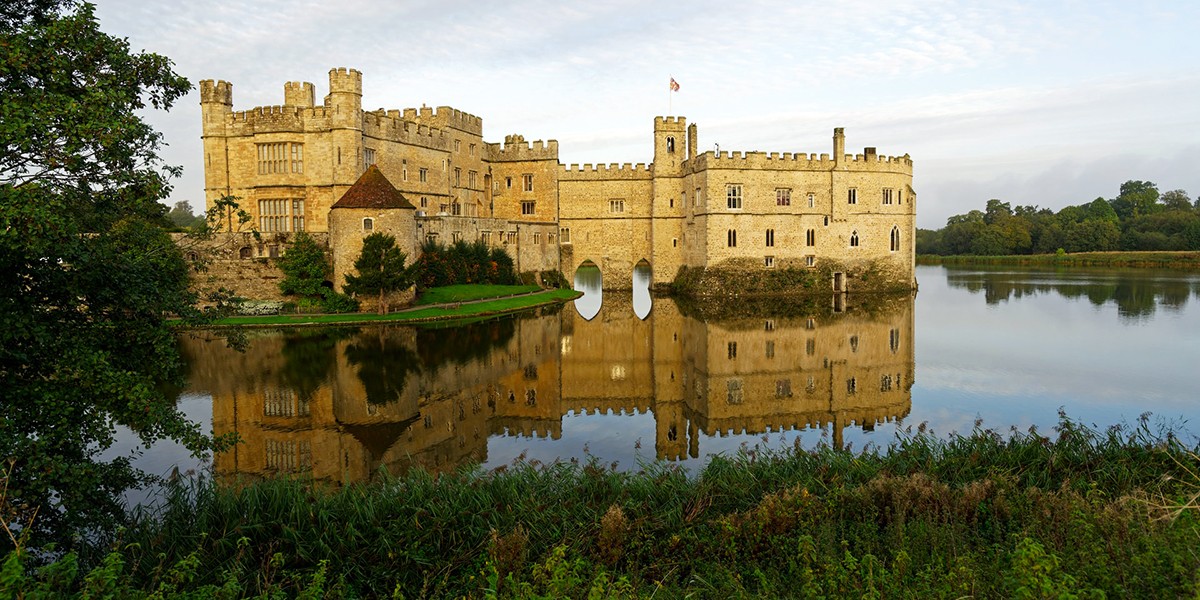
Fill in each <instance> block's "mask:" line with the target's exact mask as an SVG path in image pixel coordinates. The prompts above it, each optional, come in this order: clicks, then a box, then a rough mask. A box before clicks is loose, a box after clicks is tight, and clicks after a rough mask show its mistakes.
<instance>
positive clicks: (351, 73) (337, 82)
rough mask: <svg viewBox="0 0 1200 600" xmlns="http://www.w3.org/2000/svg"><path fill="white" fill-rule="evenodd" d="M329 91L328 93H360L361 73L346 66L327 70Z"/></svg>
mask: <svg viewBox="0 0 1200 600" xmlns="http://www.w3.org/2000/svg"><path fill="white" fill-rule="evenodd" d="M329 93H330V94H338V93H342V94H358V95H359V96H361V95H362V73H360V72H359V71H358V70H356V69H347V68H346V67H337V68H335V69H330V70H329Z"/></svg>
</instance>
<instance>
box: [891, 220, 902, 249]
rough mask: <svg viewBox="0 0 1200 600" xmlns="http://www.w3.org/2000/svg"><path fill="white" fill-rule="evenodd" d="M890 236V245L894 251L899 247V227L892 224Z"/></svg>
mask: <svg viewBox="0 0 1200 600" xmlns="http://www.w3.org/2000/svg"><path fill="white" fill-rule="evenodd" d="M891 237H892V245H891V248H892V252H895V251H897V250H899V249H900V228H899V227H896V226H895V225H893V226H892V236H891Z"/></svg>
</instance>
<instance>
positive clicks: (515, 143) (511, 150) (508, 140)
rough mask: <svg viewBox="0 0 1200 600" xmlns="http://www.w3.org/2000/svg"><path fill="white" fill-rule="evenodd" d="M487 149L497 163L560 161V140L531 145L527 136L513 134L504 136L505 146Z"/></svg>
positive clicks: (489, 146)
mask: <svg viewBox="0 0 1200 600" xmlns="http://www.w3.org/2000/svg"><path fill="white" fill-rule="evenodd" d="M486 147H487V151H488V154H489V156H490V159H491V160H493V161H497V162H508V161H524V160H555V161H557V160H558V140H549V141H546V142H543V141H542V140H536V141H534V142H533V143H532V144H530V143H529V142H526V141H525V136H523V135H518V134H513V135H506V136H504V143H503V144H486Z"/></svg>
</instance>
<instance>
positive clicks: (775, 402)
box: [139, 267, 1200, 482]
mask: <svg viewBox="0 0 1200 600" xmlns="http://www.w3.org/2000/svg"><path fill="white" fill-rule="evenodd" d="M917 277H918V281H919V282H920V286H921V288H920V292H919V293H918V294H917V295H916V296H915V298H913V297H909V296H902V297H879V296H864V297H855V296H850V297H845V298H842V297H830V298H820V299H810V300H804V301H799V302H794V301H793V302H789V301H782V300H771V301H765V302H737V303H735V304H734V305H732V306H704V305H691V304H686V303H683V304H681V303H677V302H675V301H674V300H672V299H670V298H654V299H651V298H650V296H649V294H648V293H647V292H646V290H645V286H646V282H648V277H647V276H646V275H645V274H642V275H641V278H640V279H638V278H637V274H635V282H636V284H637V286H638V288H639V289H635V291H634V292H633V293H630V292H624V293H621V292H614V291H605V292H603V293H602V294H601V293H600V292H599V286H600V276H599V273H598V272H596V273H590V272H589V273H581V274H580V275H579V276H578V277H577V278H576V285H577V287H581V288H586V290H585V291H586V295H585V297H584V298H581V299H580V300H578V301H576V302H574V303H570V304H567V305H565V306H563V307H561V308H556V309H553V310H541V311H538V312H534V313H528V314H524V315H519V316H510V317H505V318H502V319H498V320H493V321H488V322H483V323H473V324H469V325H462V326H455V327H448V326H431V327H407V326H390V327H365V328H357V329H353V328H351V329H321V330H314V329H294V330H287V331H259V332H252V333H251V335H250V340H249V347H248V348H247V349H246V351H245V352H244V353H238V352H235V351H233V350H230V349H228V348H226V347H225V344H224V343H223V342H222V341H221V340H219V339H207V338H205V337H200V338H196V337H191V336H186V337H183V338H181V341H180V345H181V348H182V351H183V354H184V357H185V360H186V361H187V363H188V364H189V368H190V373H191V377H190V386H189V389H188V391H187V392H185V393H184V395H183V396H182V397H181V399H180V402H181V407H182V408H183V409H184V411H185V412H187V413H188V414H189V415H191V416H192V417H193V418H195V419H197V420H199V421H201V422H211V423H212V424H213V428H214V430H215V431H216V432H217V433H227V432H236V433H237V434H238V435H239V436H240V437H241V439H242V440H243V443H242V444H240V445H239V446H238V447H237V448H236V449H235V450H233V451H231V452H227V453H224V454H222V455H219V456H217V457H216V458H215V459H214V460H213V461H212V467H213V468H214V470H215V472H216V473H217V475H218V476H220V477H231V476H236V475H241V476H251V477H260V476H262V477H266V476H272V475H274V474H277V473H281V472H295V473H305V474H311V475H312V476H313V477H315V478H317V479H321V480H329V481H338V482H341V481H353V480H360V479H364V478H368V477H370V476H371V474H372V473H374V472H376V471H377V470H378V469H380V468H386V469H389V470H391V471H393V472H404V471H406V470H408V469H411V468H413V467H414V466H420V467H423V468H426V469H430V470H434V471H445V470H451V469H455V468H458V466H460V465H462V464H464V463H479V464H482V465H483V466H484V467H485V468H494V467H498V466H501V465H506V464H509V463H512V462H513V461H515V460H530V461H532V460H537V461H542V462H550V461H554V460H572V459H575V460H589V459H593V458H594V459H595V460H599V461H601V462H602V463H604V464H605V465H609V464H615V465H616V468H618V469H636V468H638V466H639V465H640V464H642V463H644V462H646V461H653V460H665V461H669V462H672V463H675V464H680V465H682V466H684V467H685V468H689V469H694V468H697V467H700V466H702V465H703V464H704V463H705V462H706V461H707V460H708V458H709V457H710V456H711V455H713V454H715V453H732V452H736V451H738V450H739V449H740V448H746V449H753V448H755V447H765V448H770V447H780V446H785V445H790V444H793V443H796V442H797V441H799V443H801V444H805V445H810V446H811V445H815V444H818V443H828V444H831V445H835V446H843V447H851V448H862V447H864V446H865V445H868V444H875V445H880V446H884V445H886V444H887V443H889V442H890V441H891V440H893V439H894V438H895V435H896V433H897V429H898V428H901V427H910V426H913V427H915V426H917V425H919V424H922V423H924V424H926V425H927V427H929V428H931V429H933V430H934V431H935V432H936V433H938V434H942V435H948V434H951V433H953V432H963V433H965V432H968V431H970V430H971V428H972V427H973V426H974V423H975V422H976V421H977V420H982V422H983V424H984V426H986V427H992V428H995V429H998V430H1001V431H1007V430H1008V429H1009V428H1010V427H1017V428H1020V429H1027V428H1028V427H1030V426H1036V427H1038V428H1039V429H1042V430H1045V431H1049V430H1050V429H1051V428H1052V427H1053V426H1054V425H1055V424H1056V423H1057V422H1058V418H1059V417H1058V414H1059V411H1060V409H1061V410H1062V411H1065V413H1066V414H1067V415H1069V416H1070V417H1072V418H1074V419H1077V420H1080V421H1083V422H1085V423H1088V424H1094V425H1096V426H1097V427H1101V428H1103V427H1107V426H1110V425H1113V424H1116V423H1122V422H1124V423H1135V422H1136V421H1137V419H1138V417H1139V415H1141V414H1143V413H1147V412H1149V413H1152V415H1153V418H1152V419H1151V422H1152V423H1158V422H1171V423H1174V424H1176V425H1178V426H1181V427H1183V428H1185V429H1187V430H1189V431H1197V430H1200V427H1197V423H1200V401H1198V400H1200V394H1198V393H1197V384H1196V381H1197V374H1196V370H1197V367H1198V366H1200V274H1196V273H1178V272H1158V271H1145V270H1128V271H1125V270H1122V271H1109V270H1097V269H1087V270H1082V269H1080V270H1036V269H1025V268H995V269H980V268H943V267H919V268H918V271H917ZM139 464H140V465H141V466H142V467H143V468H145V469H147V470H149V471H151V472H156V473H165V472H167V471H169V470H170V469H171V468H172V466H173V465H182V466H183V467H184V468H189V467H190V468H198V467H202V466H207V465H204V464H199V463H196V462H194V461H191V460H189V459H187V458H186V457H185V456H184V455H183V453H182V452H181V451H179V449H177V448H171V447H162V448H158V449H156V450H155V451H154V452H152V453H149V454H148V455H146V456H144V457H142V459H141V461H140V463H139Z"/></svg>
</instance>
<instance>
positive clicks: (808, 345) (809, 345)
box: [804, 338, 817, 356]
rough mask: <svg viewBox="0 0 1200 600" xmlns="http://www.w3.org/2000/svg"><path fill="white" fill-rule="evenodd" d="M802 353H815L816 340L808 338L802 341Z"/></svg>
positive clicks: (810, 354)
mask: <svg viewBox="0 0 1200 600" xmlns="http://www.w3.org/2000/svg"><path fill="white" fill-rule="evenodd" d="M804 353H805V354H807V355H809V356H812V355H814V354H816V353H817V340H814V339H811V338H810V339H808V340H805V341H804Z"/></svg>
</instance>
